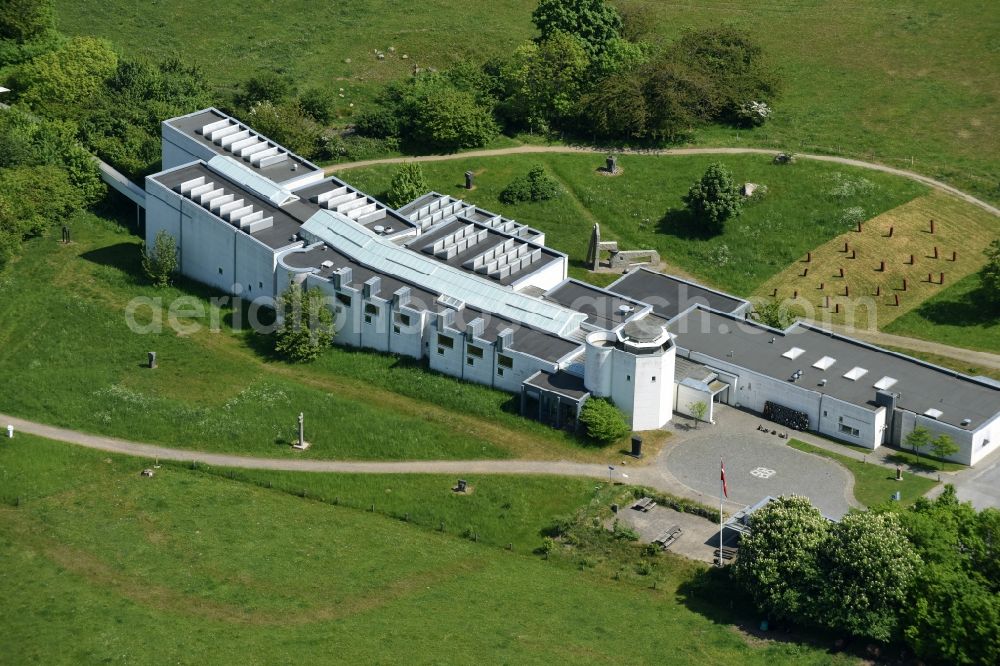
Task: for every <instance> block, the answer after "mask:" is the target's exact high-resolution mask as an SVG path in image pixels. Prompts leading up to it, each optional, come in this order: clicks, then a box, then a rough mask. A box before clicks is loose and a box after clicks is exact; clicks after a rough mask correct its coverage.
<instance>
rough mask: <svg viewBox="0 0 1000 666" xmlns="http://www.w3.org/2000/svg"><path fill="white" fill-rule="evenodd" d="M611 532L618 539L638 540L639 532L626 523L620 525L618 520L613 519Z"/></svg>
mask: <svg viewBox="0 0 1000 666" xmlns="http://www.w3.org/2000/svg"><path fill="white" fill-rule="evenodd" d="M611 533H612V534H613V535H614V537H615V538H616V539H618V540H619V541H638V540H639V533H638V532H636V531H635V530H634V529H632V528H631V527H629V526H628V525H622V524H621V523H620V522H619V521H618V520H615V522H614V524H613V525H612V527H611Z"/></svg>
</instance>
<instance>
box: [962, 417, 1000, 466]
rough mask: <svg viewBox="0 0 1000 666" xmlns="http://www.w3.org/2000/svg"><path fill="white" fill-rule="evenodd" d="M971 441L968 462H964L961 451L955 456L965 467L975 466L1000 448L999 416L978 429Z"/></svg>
mask: <svg viewBox="0 0 1000 666" xmlns="http://www.w3.org/2000/svg"><path fill="white" fill-rule="evenodd" d="M971 439H972V441H971V442H970V451H969V457H968V462H966V461H965V459H964V458H965V456H964V455H963V452H962V451H959V452H958V454H956V457H957V458H958V459H960V461H961V462H965V464H966V465H975V464H976V463H977V462H979V461H980V460H982V459H983V458H984V457H986V456H988V455H989V454H991V453H993V452H994V451H996V450H997V448H1000V416H997V417H996V418H995V419H993V420H992V421H989V422H987V423H985V424H984V425H982V426H981V427H979V428H978V429H977V430H976V432H974V433H973V434H972V438H971ZM959 446H961V445H959Z"/></svg>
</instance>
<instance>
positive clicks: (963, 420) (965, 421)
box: [962, 419, 972, 428]
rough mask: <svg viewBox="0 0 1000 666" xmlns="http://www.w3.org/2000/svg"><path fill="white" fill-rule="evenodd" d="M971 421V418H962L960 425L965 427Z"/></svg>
mask: <svg viewBox="0 0 1000 666" xmlns="http://www.w3.org/2000/svg"><path fill="white" fill-rule="evenodd" d="M970 423H972V419H962V427H963V428H967V427H968V426H969V424H970Z"/></svg>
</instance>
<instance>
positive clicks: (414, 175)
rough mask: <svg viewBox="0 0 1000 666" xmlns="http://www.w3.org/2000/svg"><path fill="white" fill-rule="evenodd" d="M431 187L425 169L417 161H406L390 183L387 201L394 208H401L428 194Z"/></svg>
mask: <svg viewBox="0 0 1000 666" xmlns="http://www.w3.org/2000/svg"><path fill="white" fill-rule="evenodd" d="M429 191H430V188H428V187H427V181H426V180H424V171H423V169H421V168H420V164H418V163H417V162H406V163H405V164H402V165H400V167H399V169H397V170H396V173H395V174H394V175H393V177H392V182H391V183H390V184H389V193H388V195H387V196H386V203H387V204H389V205H390V206H392V207H393V208H399V207H400V206H403V205H404V204H407V203H409V202H411V201H413V200H414V199H416V198H417V197H419V196H421V195H423V194H427V192H429Z"/></svg>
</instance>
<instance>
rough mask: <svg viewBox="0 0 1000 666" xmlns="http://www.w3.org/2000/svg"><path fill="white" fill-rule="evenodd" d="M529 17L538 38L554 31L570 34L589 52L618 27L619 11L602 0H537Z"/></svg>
mask: <svg viewBox="0 0 1000 666" xmlns="http://www.w3.org/2000/svg"><path fill="white" fill-rule="evenodd" d="M531 20H532V21H533V22H534V24H535V27H537V28H538V31H539V32H540V33H541V39H542V40H546V39H549V38H550V37H552V36H553V35H555V34H557V33H565V34H567V35H572V36H573V37H576V38H577V39H579V40H580V41H581V42H583V44H584V46H585V48H586V49H587V52H588V53H590V54H591V55H593V54H596V53H601V52H603V51H605V50H606V49H607V48H608V43H609V42H611V41H612V40H614V39H616V38H617V37H618V36H619V34H620V33H621V29H622V18H621V15H620V14H618V11H617V10H616V9H615V8H614V7H612V6H611V5H610V4H608V3H607V2H605V0H541V1H540V2H539V3H538V7H537V8H535V11H534V12H532V14H531Z"/></svg>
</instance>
